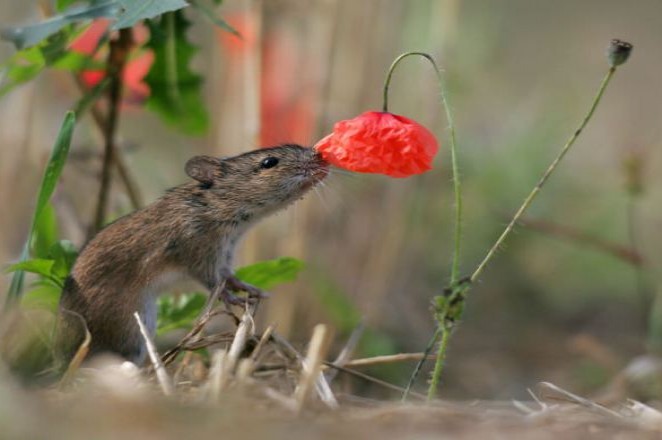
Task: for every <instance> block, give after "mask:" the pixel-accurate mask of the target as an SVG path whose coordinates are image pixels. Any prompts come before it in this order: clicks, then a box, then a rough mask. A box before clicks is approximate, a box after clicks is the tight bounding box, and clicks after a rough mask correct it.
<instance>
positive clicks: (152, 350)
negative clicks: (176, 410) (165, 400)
mask: <svg viewBox="0 0 662 440" xmlns="http://www.w3.org/2000/svg"><path fill="white" fill-rule="evenodd" d="M133 317H134V318H136V321H137V322H138V328H139V329H140V333H141V334H142V337H143V339H144V341H145V347H146V348H147V354H148V355H149V359H150V361H151V362H152V366H153V367H154V372H155V373H156V379H157V380H158V381H159V385H161V389H162V390H163V394H165V395H166V396H171V395H172V394H173V392H174V387H173V385H172V381H171V380H170V377H169V376H168V373H167V372H166V370H165V366H164V365H163V362H161V358H160V357H159V354H158V353H157V351H156V347H155V346H154V342H153V341H152V339H151V338H150V336H149V332H148V331H147V328H146V327H145V324H143V321H142V319H140V315H139V314H138V312H134V313H133Z"/></svg>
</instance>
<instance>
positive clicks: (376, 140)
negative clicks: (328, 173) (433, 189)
mask: <svg viewBox="0 0 662 440" xmlns="http://www.w3.org/2000/svg"><path fill="white" fill-rule="evenodd" d="M314 148H316V149H317V151H319V152H320V153H321V154H322V157H324V160H326V161H327V162H329V163H330V164H332V165H335V166H337V167H341V168H345V169H348V170H351V171H358V172H361V173H379V174H386V175H387V176H391V177H408V176H411V175H414V174H421V173H424V172H425V171H428V170H430V169H431V168H432V166H431V164H432V160H433V159H434V156H435V154H437V150H438V149H439V144H438V143H437V140H436V139H435V137H434V135H433V134H432V133H431V132H430V131H429V130H428V129H427V128H425V127H423V126H422V125H421V124H419V123H417V122H415V121H412V120H411V119H409V118H405V117H404V116H399V115H395V114H393V113H387V112H365V113H363V114H362V115H359V116H357V117H356V118H354V119H348V120H345V121H340V122H337V123H336V124H335V125H334V127H333V133H331V134H330V135H328V136H326V137H325V138H324V139H322V140H321V141H319V142H318V143H317V144H316V145H315V147H314Z"/></svg>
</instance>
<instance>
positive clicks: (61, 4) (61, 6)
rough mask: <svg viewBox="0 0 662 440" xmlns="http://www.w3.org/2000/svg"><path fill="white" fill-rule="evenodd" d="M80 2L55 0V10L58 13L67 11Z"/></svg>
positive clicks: (77, 0)
mask: <svg viewBox="0 0 662 440" xmlns="http://www.w3.org/2000/svg"><path fill="white" fill-rule="evenodd" d="M79 1H80V0H55V10H56V11H58V12H62V11H64V10H65V9H67V8H68V7H69V6H71V5H73V4H74V3H77V2H79Z"/></svg>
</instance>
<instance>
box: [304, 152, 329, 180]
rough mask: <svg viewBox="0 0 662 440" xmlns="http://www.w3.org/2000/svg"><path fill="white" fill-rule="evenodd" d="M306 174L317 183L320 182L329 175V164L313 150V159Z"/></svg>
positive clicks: (309, 162) (307, 167)
mask: <svg viewBox="0 0 662 440" xmlns="http://www.w3.org/2000/svg"><path fill="white" fill-rule="evenodd" d="M306 174H308V175H309V176H310V177H312V180H314V181H315V182H319V181H320V180H322V179H324V178H325V177H326V176H327V174H329V163H328V162H327V161H325V160H324V159H323V158H322V155H321V154H319V153H318V152H317V151H315V150H312V157H311V158H310V160H309V161H308V163H307V166H306Z"/></svg>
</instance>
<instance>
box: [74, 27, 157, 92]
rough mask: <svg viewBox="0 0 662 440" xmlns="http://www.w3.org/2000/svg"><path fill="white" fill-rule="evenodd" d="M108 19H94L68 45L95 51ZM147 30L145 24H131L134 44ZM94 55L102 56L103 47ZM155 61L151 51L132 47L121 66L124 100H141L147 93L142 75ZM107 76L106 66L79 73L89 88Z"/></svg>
mask: <svg viewBox="0 0 662 440" xmlns="http://www.w3.org/2000/svg"><path fill="white" fill-rule="evenodd" d="M110 23H111V21H110V20H104V19H100V20H95V21H94V22H93V23H92V24H91V25H90V27H89V28H88V29H87V30H86V31H85V32H83V34H82V35H81V36H80V37H78V38H77V39H76V40H74V42H73V43H71V46H70V49H71V50H73V51H74V52H78V53H82V54H85V55H92V54H94V51H95V49H96V48H97V45H98V44H99V40H100V39H101V37H102V36H103V35H104V33H105V32H106V31H107V30H108V26H110ZM147 37H148V33H147V29H146V28H145V27H144V26H136V27H135V28H134V39H135V41H136V45H137V46H142V45H143V44H144V43H145V42H146V41H147ZM95 58H98V59H105V55H104V53H103V52H102V51H100V52H99V53H97V54H95ZM153 62H154V53H152V51H149V50H144V49H142V48H138V49H136V50H133V51H132V53H131V55H130V59H129V61H128V62H127V64H126V66H125V67H124V73H123V77H122V79H123V82H124V90H125V92H126V94H125V96H124V103H125V104H142V103H143V102H144V101H145V99H147V97H148V96H149V93H150V90H149V86H148V85H147V84H146V83H145V81H144V80H145V76H147V73H148V72H149V69H150V67H152V63H153ZM105 76H106V72H105V70H99V69H93V70H84V71H83V72H81V74H80V78H81V80H82V81H83V84H84V85H85V86H86V87H88V88H92V87H94V86H96V85H97V84H99V83H100V82H101V81H102V80H103V78H104V77H105Z"/></svg>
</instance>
